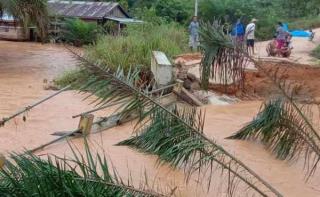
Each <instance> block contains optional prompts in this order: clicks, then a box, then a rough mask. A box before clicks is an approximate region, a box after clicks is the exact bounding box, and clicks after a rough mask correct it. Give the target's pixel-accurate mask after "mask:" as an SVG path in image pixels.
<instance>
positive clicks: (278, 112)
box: [229, 98, 320, 175]
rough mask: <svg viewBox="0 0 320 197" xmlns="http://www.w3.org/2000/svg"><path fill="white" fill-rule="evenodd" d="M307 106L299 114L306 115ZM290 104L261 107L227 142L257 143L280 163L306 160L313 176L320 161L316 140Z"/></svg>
mask: <svg viewBox="0 0 320 197" xmlns="http://www.w3.org/2000/svg"><path fill="white" fill-rule="evenodd" d="M310 110H311V109H308V107H307V106H305V105H301V107H299V111H300V112H303V114H308V111H310ZM300 112H298V111H297V110H296V109H295V108H294V107H293V106H292V104H291V103H290V102H287V101H286V100H285V99H283V98H278V99H272V100H270V101H268V102H267V103H265V104H264V105H263V108H262V110H261V111H260V112H259V114H258V115H257V117H256V118H255V119H254V120H253V121H252V122H250V123H249V124H247V125H246V126H245V127H244V128H242V129H241V130H240V131H238V132H237V133H236V134H234V135H233V136H231V137H229V139H242V140H248V139H251V140H259V141H261V142H263V143H264V144H265V145H266V146H267V147H268V149H270V150H271V151H272V152H273V153H274V154H275V155H276V156H277V158H279V159H282V160H288V161H294V160H296V159H298V158H299V157H300V156H303V157H304V159H305V166H307V172H308V174H309V175H312V174H313V173H314V172H315V170H316V167H317V165H318V163H319V161H320V148H319V147H320V144H319V141H318V140H317V138H316V136H314V135H313V132H312V131H311V130H310V127H309V126H308V125H307V124H306V122H305V120H306V119H308V118H307V117H305V119H303V118H301V116H300Z"/></svg>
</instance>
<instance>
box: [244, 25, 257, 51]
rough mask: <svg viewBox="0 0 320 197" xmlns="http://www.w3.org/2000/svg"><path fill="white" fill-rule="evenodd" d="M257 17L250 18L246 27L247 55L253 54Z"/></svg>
mask: <svg viewBox="0 0 320 197" xmlns="http://www.w3.org/2000/svg"><path fill="white" fill-rule="evenodd" d="M256 22H257V19H252V20H251V22H250V23H249V24H248V25H247V27H246V34H245V35H246V40H247V52H248V54H249V55H254V54H255V52H254V42H255V31H256Z"/></svg>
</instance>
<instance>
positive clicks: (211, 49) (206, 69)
mask: <svg viewBox="0 0 320 197" xmlns="http://www.w3.org/2000/svg"><path fill="white" fill-rule="evenodd" d="M225 31H226V28H225V26H223V25H221V24H220V22H219V21H215V22H213V23H212V24H210V23H203V24H202V25H201V30H200V38H201V48H202V50H203V53H204V55H203V59H202V62H201V86H202V88H204V89H208V85H209V80H210V79H211V78H213V79H215V80H216V81H219V82H220V83H221V84H223V85H225V86H226V85H229V84H236V85H238V86H239V87H241V86H242V85H243V80H244V68H245V66H246V65H247V58H246V56H245V55H243V53H242V52H241V51H240V50H238V48H242V46H240V45H235V44H234V43H233V42H232V39H231V37H230V36H229V35H228V34H226V33H225Z"/></svg>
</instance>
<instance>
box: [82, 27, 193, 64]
mask: <svg viewBox="0 0 320 197" xmlns="http://www.w3.org/2000/svg"><path fill="white" fill-rule="evenodd" d="M154 50H157V51H162V52H164V53H165V54H166V55H167V56H168V57H169V58H172V57H173V56H175V55H178V54H181V53H183V52H185V51H187V50H188V39H187V33H186V31H185V30H184V29H183V28H182V27H181V26H178V25H176V24H162V25H154V24H143V25H138V26H136V25H133V26H129V27H128V28H127V29H126V32H125V33H124V35H122V36H117V37H114V36H111V35H106V36H102V37H100V39H98V41H97V43H96V45H94V46H89V47H88V49H87V55H88V56H89V58H90V59H92V60H100V61H102V63H103V64H105V65H108V66H109V67H111V68H113V69H116V68H118V67H119V66H120V65H121V66H122V67H125V68H127V69H128V68H130V67H131V66H138V65H139V66H142V68H144V69H147V70H150V68H149V66H150V63H151V54H152V51H154Z"/></svg>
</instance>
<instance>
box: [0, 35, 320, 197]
mask: <svg viewBox="0 0 320 197" xmlns="http://www.w3.org/2000/svg"><path fill="white" fill-rule="evenodd" d="M0 56H1V58H0V91H1V94H0V117H1V118H2V117H5V116H8V115H9V114H11V113H13V112H15V111H16V110H18V109H20V108H22V107H25V106H26V105H27V104H30V103H33V102H34V101H36V100H37V99H39V98H42V97H44V96H46V95H49V94H51V93H52V92H53V91H45V90H44V89H43V80H44V79H47V80H50V79H53V78H54V77H55V76H57V75H58V74H59V73H61V72H63V70H65V69H68V68H72V67H74V66H75V61H74V60H73V58H72V57H71V55H70V54H69V53H68V52H67V51H66V50H65V49H64V48H62V47H57V46H52V45H41V44H32V43H15V42H3V41H0ZM83 98H84V95H79V94H77V93H76V92H73V91H68V92H64V93H62V94H61V95H59V96H57V97H56V98H54V99H52V100H50V101H48V102H46V103H44V104H42V105H40V106H39V107H36V108H35V109H34V110H32V111H30V112H29V113H28V114H26V115H27V120H26V122H24V121H23V120H22V118H21V117H18V118H16V119H15V120H14V121H11V122H9V123H8V124H6V125H5V127H1V128H0V152H3V153H6V154H7V153H9V152H12V151H22V150H24V149H31V148H34V147H37V146H39V145H41V144H44V143H46V142H48V141H50V140H52V139H55V138H56V137H55V136H52V135H50V134H51V133H54V132H56V131H71V130H73V129H75V128H76V127H77V125H78V121H79V120H78V119H72V118H71V116H72V115H75V114H78V113H80V112H83V111H86V110H89V109H92V108H93V107H94V106H92V105H91V106H90V105H89V103H90V101H83V100H82V99H83ZM259 107H260V102H259V101H255V102H248V101H246V102H241V103H238V104H232V105H229V106H207V107H206V124H205V133H206V134H207V135H208V136H209V137H211V138H213V137H214V138H215V139H216V141H217V143H219V144H221V145H222V146H224V147H225V148H226V149H227V150H228V151H230V152H231V153H232V154H234V155H236V157H237V158H239V159H240V160H241V161H243V162H245V163H246V164H247V165H248V166H249V167H250V168H252V169H254V170H255V171H256V172H257V173H258V174H259V175H260V176H262V177H263V178H264V179H265V180H267V181H269V182H270V183H271V184H272V185H273V186H274V187H275V188H276V189H278V190H279V191H280V192H281V193H283V194H284V196H297V197H298V196H306V197H308V196H310V197H311V196H320V191H319V189H318V188H319V186H320V177H319V175H318V174H316V175H315V176H313V177H312V179H311V180H309V182H308V183H305V181H304V174H303V171H302V167H303V163H302V162H300V161H299V162H298V163H296V164H293V165H289V164H288V163H286V162H283V161H279V160H276V159H275V158H274V157H273V156H272V155H271V154H270V153H269V152H268V151H266V150H265V149H264V148H263V146H262V145H260V144H257V143H253V142H242V141H232V140H225V137H228V136H229V135H231V134H232V133H233V132H235V131H237V130H238V129H240V128H241V127H242V126H243V125H244V124H245V123H246V122H248V121H250V120H251V119H252V118H253V117H254V115H255V114H256V113H257V111H258V109H259ZM111 113H112V112H111V111H110V110H107V111H101V112H99V113H98V114H95V115H96V116H104V115H110V114H111ZM133 126H134V123H128V124H125V125H122V126H120V127H117V128H113V129H110V130H107V131H104V132H101V133H98V134H93V135H90V136H89V142H90V144H91V145H92V146H91V147H92V148H93V149H96V150H100V151H101V150H102V149H104V153H105V154H106V155H107V157H108V159H109V161H110V164H111V165H112V166H114V167H115V168H116V170H117V172H118V173H119V174H120V175H121V176H122V177H123V178H124V179H125V178H127V177H132V179H134V182H135V183H136V184H138V183H139V182H141V181H143V180H144V174H145V173H146V174H147V175H148V179H149V183H151V185H154V186H155V187H157V186H159V185H161V186H162V188H165V187H166V186H170V187H171V188H175V187H177V190H176V196H186V197H189V196H190V197H193V196H225V194H223V193H221V191H220V190H219V189H218V187H213V189H211V190H210V191H209V192H207V188H206V186H205V184H203V185H202V186H200V185H197V177H192V179H191V181H190V182H189V184H185V176H184V173H183V170H181V169H177V170H172V169H171V168H170V167H169V166H167V165H164V166H159V165H158V163H157V157H156V156H152V155H145V154H143V153H139V152H138V151H136V150H132V149H129V148H127V147H119V146H114V145H115V144H116V143H118V142H120V141H121V140H124V139H127V138H128V137H130V136H131V135H133V134H132V128H133ZM68 140H69V142H71V144H74V145H75V146H77V147H78V148H79V150H83V144H84V143H83V140H82V139H80V138H77V139H71V138H69V139H68ZM47 153H48V154H57V155H59V156H64V155H66V156H71V155H72V153H71V150H70V148H69V145H68V143H67V142H66V141H61V142H59V143H56V144H53V145H51V146H49V147H47V148H45V149H44V150H42V151H39V152H37V154H38V155H43V154H47ZM219 177H220V174H219V173H217V174H215V175H214V180H215V181H214V182H219V180H221V179H220V178H219ZM153 181H154V182H156V183H154V182H153ZM239 195H241V196H247V195H246V193H245V192H244V191H242V192H241V193H239Z"/></svg>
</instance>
